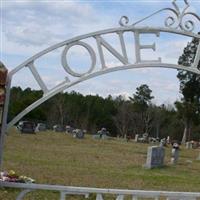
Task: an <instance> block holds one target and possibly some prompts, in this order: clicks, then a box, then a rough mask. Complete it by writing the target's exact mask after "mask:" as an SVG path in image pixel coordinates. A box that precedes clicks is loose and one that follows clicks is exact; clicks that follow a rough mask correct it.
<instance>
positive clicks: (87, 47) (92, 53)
mask: <svg viewBox="0 0 200 200" xmlns="http://www.w3.org/2000/svg"><path fill="white" fill-rule="evenodd" d="M75 45H79V46H82V47H84V48H85V49H87V51H88V52H89V54H90V58H91V66H90V68H89V69H88V71H87V72H84V73H77V72H74V71H73V70H72V69H71V68H70V66H69V65H68V62H67V58H66V56H67V53H68V51H69V49H70V48H71V47H73V46H75ZM95 65H96V55H95V52H94V50H93V49H92V47H91V46H90V45H88V44H86V43H85V42H80V41H78V42H74V43H71V44H69V45H67V46H66V47H65V48H64V50H63V53H62V66H63V68H64V69H65V71H66V72H67V73H69V74H70V75H72V76H75V77H81V76H84V75H85V74H89V73H91V72H92V71H93V70H94V68H95Z"/></svg>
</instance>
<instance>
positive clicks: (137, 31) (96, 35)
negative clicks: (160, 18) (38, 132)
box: [5, 0, 200, 129]
mask: <svg viewBox="0 0 200 200" xmlns="http://www.w3.org/2000/svg"><path fill="white" fill-rule="evenodd" d="M183 1H184V3H185V7H184V8H183V9H182V10H181V9H180V8H179V7H178V5H177V4H176V0H174V1H173V2H172V5H173V7H169V8H164V9H161V10H159V11H156V12H155V13H153V14H151V15H149V16H147V17H145V18H143V19H142V20H140V21H138V22H136V23H134V24H132V25H128V22H129V19H128V17H126V16H123V17H121V19H120V21H119V24H120V27H118V28H113V29H107V30H103V31H97V32H93V33H89V34H86V35H82V36H78V37H75V38H72V39H70V40H66V41H63V42H61V43H58V44H56V45H54V46H52V47H49V48H47V49H46V50H44V51H41V52H39V53H37V54H36V55H34V56H33V57H31V58H29V59H28V60H26V61H25V62H23V63H22V64H20V65H19V66H17V67H16V68H15V69H13V70H12V71H10V72H9V74H8V85H9V86H10V82H11V80H12V77H13V76H14V75H15V74H16V73H17V72H18V71H19V70H21V69H22V68H24V67H28V68H29V69H30V71H31V72H32V74H33V76H34V78H35V80H36V81H37V83H38V84H39V86H40V88H41V89H42V90H43V93H44V95H43V97H42V98H41V99H39V100H37V101H36V102H34V103H33V104H32V105H30V106H28V107H27V108H26V109H25V110H24V111H22V112H21V113H19V114H18V115H17V116H16V117H15V118H14V119H13V120H12V121H11V122H9V123H8V125H7V127H6V129H7V128H9V127H11V126H13V125H14V124H15V123H16V122H17V121H19V120H20V119H21V118H22V117H23V116H24V115H26V114H27V113H29V112H30V111H31V110H33V109H34V108H36V107H37V106H39V105H40V104H41V103H43V102H44V101H46V100H48V99H49V98H51V97H52V96H54V95H56V94H57V93H59V92H61V91H63V90H65V89H67V88H70V87H71V86H74V85H76V84H78V83H80V82H83V81H85V80H88V79H90V78H93V77H96V76H100V75H102V74H106V73H109V72H113V71H119V70H126V69H135V68H145V67H163V68H174V69H181V70H186V71H190V72H193V73H196V74H199V75H200V69H198V68H197V65H198V63H199V60H200V53H199V52H200V42H199V45H198V48H197V51H196V55H195V59H194V63H193V64H192V65H191V66H187V67H186V66H182V65H176V64H169V63H163V62H162V60H161V58H158V59H157V60H142V59H141V50H142V49H151V50H154V51H155V50H156V46H155V43H154V44H152V45H142V44H141V43H140V35H141V34H155V35H156V36H157V37H159V35H160V33H161V32H165V33H172V34H178V35H184V36H188V37H191V38H197V39H198V40H200V35H198V34H197V33H195V32H194V29H195V21H193V20H192V19H189V20H188V19H187V20H186V21H184V18H185V17H186V16H192V17H194V18H195V19H196V20H197V21H198V22H199V23H198V26H199V29H200V16H199V15H197V14H195V13H193V12H189V11H187V10H188V8H189V7H190V5H189V3H188V0H183ZM163 11H169V12H171V14H172V15H169V16H168V17H167V18H166V20H165V23H164V24H165V26H164V27H155V28H154V27H141V26H137V25H138V24H139V23H141V22H143V21H145V20H146V19H148V18H150V17H152V16H154V15H157V14H158V13H161V12H163ZM125 32H132V33H133V34H134V37H135V52H136V53H135V57H136V62H135V63H130V61H129V59H128V56H127V50H126V44H125V41H124V37H123V34H124V33H125ZM110 33H114V34H117V35H118V37H119V42H120V45H121V52H122V53H121V52H119V51H118V50H116V49H114V48H113V47H112V46H111V45H110V44H109V43H108V42H107V41H106V40H105V39H103V38H102V36H104V35H107V34H110ZM88 38H93V39H94V40H95V41H96V44H97V49H98V52H95V50H94V49H93V48H92V47H91V45H90V44H88V43H86V42H83V41H82V40H84V39H88ZM77 45H78V46H82V47H83V48H85V49H86V50H87V51H88V53H89V55H90V58H91V66H90V68H89V70H88V71H87V72H85V73H77V72H74V71H73V70H72V69H71V68H70V66H69V65H68V62H67V59H66V55H67V53H68V50H69V49H70V48H71V47H73V46H77ZM63 46H64V47H65V48H64V50H63V52H62V59H61V62H62V66H63V68H64V70H65V71H66V73H68V75H71V76H73V77H76V78H77V79H76V80H74V81H70V79H69V78H68V77H66V79H65V80H64V81H63V82H62V83H61V84H59V85H57V86H56V87H54V88H53V89H51V90H48V88H47V86H46V85H45V83H44V82H43V80H42V78H41V76H40V75H39V73H38V71H37V67H36V66H35V65H34V62H35V61H36V60H37V59H38V58H40V57H41V56H43V55H45V54H47V53H49V52H51V51H53V50H56V49H58V48H60V47H63ZM102 47H104V48H105V49H107V50H108V51H109V52H110V53H111V54H112V55H113V56H114V57H115V58H117V59H118V60H119V61H120V62H121V63H122V65H121V66H116V67H112V68H110V67H109V68H107V66H106V62H105V58H104V53H103V48H102ZM97 56H99V59H100V61H101V68H100V69H99V70H95V69H96V68H97V66H96V58H97ZM8 97H9V92H8V93H7V99H8ZM6 115H7V113H6ZM5 117H6V116H5Z"/></svg>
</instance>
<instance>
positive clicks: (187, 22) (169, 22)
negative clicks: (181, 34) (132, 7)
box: [119, 0, 200, 32]
mask: <svg viewBox="0 0 200 200" xmlns="http://www.w3.org/2000/svg"><path fill="white" fill-rule="evenodd" d="M176 1H177V0H173V2H172V5H173V7H172V8H169V7H168V8H163V9H160V10H158V11H156V12H154V13H153V14H151V15H148V16H147V17H145V18H143V19H141V20H139V21H137V22H135V23H133V24H132V26H135V25H136V24H139V23H141V22H143V21H145V20H146V19H149V18H150V17H152V16H154V15H156V14H158V13H161V12H163V11H170V12H171V14H170V15H169V16H168V17H167V18H166V19H165V22H164V24H165V27H167V28H172V29H181V30H182V31H187V32H192V31H193V30H194V29H195V21H194V20H195V19H196V20H197V21H199V22H200V16H199V15H197V14H196V13H194V12H189V11H188V8H189V7H190V4H189V2H188V0H183V1H184V3H185V7H184V8H183V9H180V8H179V6H178V5H177V3H176ZM189 16H190V17H193V18H194V19H188V18H187V17H189ZM128 23H129V18H128V17H127V16H122V17H121V18H120V20H119V24H120V26H128Z"/></svg>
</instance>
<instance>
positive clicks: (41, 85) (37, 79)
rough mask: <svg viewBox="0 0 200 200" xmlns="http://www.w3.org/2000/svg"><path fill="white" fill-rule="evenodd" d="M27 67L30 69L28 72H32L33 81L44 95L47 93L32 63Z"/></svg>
mask: <svg viewBox="0 0 200 200" xmlns="http://www.w3.org/2000/svg"><path fill="white" fill-rule="evenodd" d="M27 67H28V68H29V69H30V71H31V72H32V74H33V76H34V78H35V80H36V81H37V83H38V84H39V86H40V88H41V89H42V91H43V92H44V94H45V93H47V92H48V89H47V86H46V85H45V83H44V81H43V80H42V78H41V77H40V75H39V73H38V71H37V70H36V68H35V66H34V63H33V62H31V63H29V64H28V65H27Z"/></svg>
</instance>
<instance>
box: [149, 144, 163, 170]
mask: <svg viewBox="0 0 200 200" xmlns="http://www.w3.org/2000/svg"><path fill="white" fill-rule="evenodd" d="M164 158H165V149H164V147H158V146H151V147H148V152H147V161H146V164H145V168H148V169H151V168H155V167H162V166H163V165H164Z"/></svg>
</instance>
